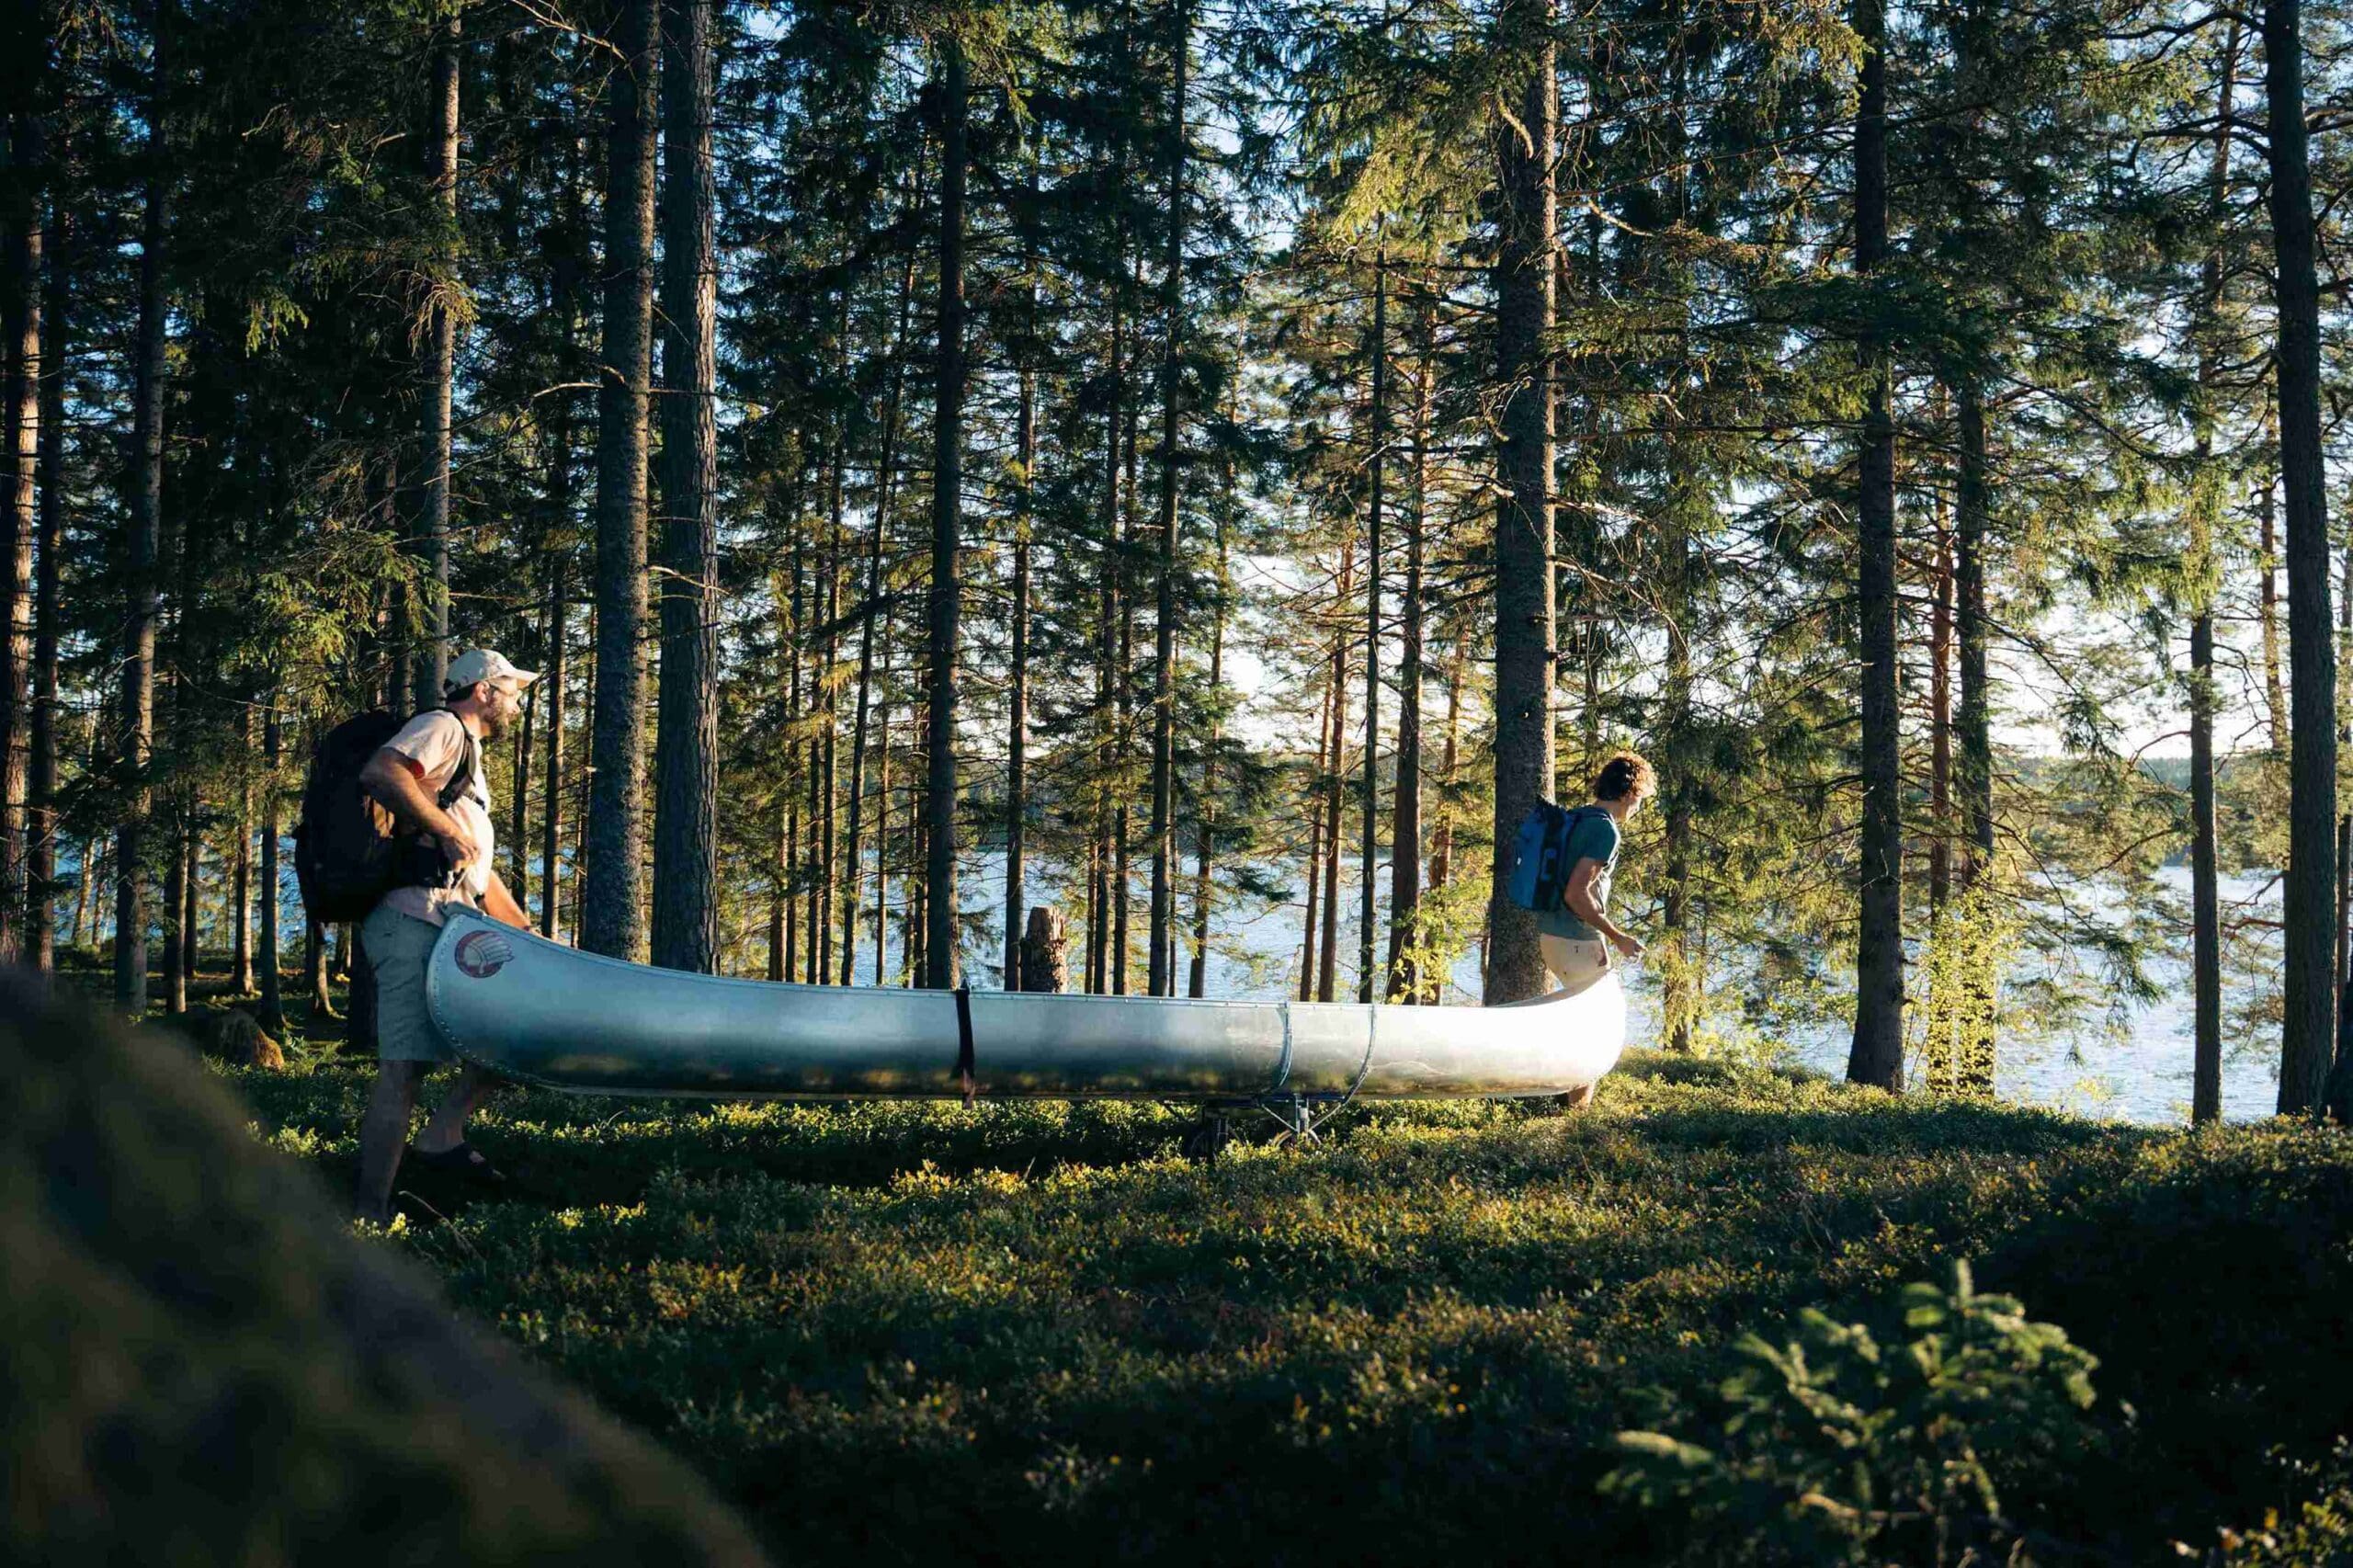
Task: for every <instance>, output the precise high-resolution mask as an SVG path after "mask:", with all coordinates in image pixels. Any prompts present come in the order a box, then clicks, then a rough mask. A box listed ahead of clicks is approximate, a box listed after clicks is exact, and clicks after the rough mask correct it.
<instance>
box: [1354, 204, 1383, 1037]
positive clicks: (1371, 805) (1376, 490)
mask: <svg viewBox="0 0 2353 1568" xmlns="http://www.w3.org/2000/svg"><path fill="white" fill-rule="evenodd" d="M1371 412H1372V442H1371V447H1372V450H1371V454H1370V473H1369V474H1368V475H1367V476H1366V491H1365V528H1366V534H1365V552H1364V588H1365V593H1364V785H1363V789H1362V790H1361V791H1360V793H1361V795H1362V797H1363V798H1362V799H1361V800H1359V801H1358V802H1357V810H1358V812H1359V813H1360V815H1361V819H1362V824H1363V832H1362V835H1361V843H1360V846H1359V849H1360V858H1361V859H1362V862H1363V870H1362V872H1361V875H1360V879H1359V880H1360V881H1361V883H1362V892H1361V898H1360V900H1359V903H1358V908H1357V1000H1358V1002H1363V1003H1370V1002H1371V1001H1372V1000H1373V999H1374V998H1376V997H1385V996H1386V995H1387V994H1388V991H1389V988H1388V986H1387V985H1386V984H1383V983H1380V975H1379V972H1378V971H1376V970H1375V968H1374V967H1373V958H1372V940H1373V925H1374V921H1375V919H1376V918H1377V913H1378V908H1377V906H1378V902H1379V892H1380V886H1381V882H1380V858H1381V549H1382V545H1381V521H1382V519H1381V502H1382V495H1381V480H1382V478H1383V476H1384V474H1385V472H1386V471H1387V468H1388V455H1389V253H1388V251H1387V249H1386V248H1385V247H1384V248H1377V249H1376V250H1375V251H1374V253H1373V263H1372V411H1371Z"/></svg>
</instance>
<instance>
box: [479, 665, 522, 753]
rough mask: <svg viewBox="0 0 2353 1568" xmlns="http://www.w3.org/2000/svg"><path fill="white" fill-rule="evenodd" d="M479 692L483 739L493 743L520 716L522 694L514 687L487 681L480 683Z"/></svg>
mask: <svg viewBox="0 0 2353 1568" xmlns="http://www.w3.org/2000/svg"><path fill="white" fill-rule="evenodd" d="M481 691H482V716H481V717H482V733H483V739H484V740H492V741H494V740H496V739H498V738H499V737H500V736H501V735H504V734H505V733H506V729H507V726H508V725H510V724H512V723H514V722H515V721H516V720H517V718H518V717H520V716H521V714H522V711H523V694H522V693H521V692H520V691H518V690H517V689H516V688H515V687H511V686H506V685H503V684H501V683H500V682H497V681H488V680H486V681H484V682H483V683H482V687H481Z"/></svg>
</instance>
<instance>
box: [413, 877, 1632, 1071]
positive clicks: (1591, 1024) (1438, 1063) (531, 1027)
mask: <svg viewBox="0 0 2353 1568" xmlns="http://www.w3.org/2000/svg"><path fill="white" fill-rule="evenodd" d="M426 1001H427V1004H428V1006H429V1007H430V1009H431V1013H432V1017H433V1021H434V1023H435V1024H436V1025H437V1026H438V1028H439V1029H440V1031H441V1033H442V1034H443V1036H445V1037H446V1038H447V1039H448V1040H449V1044H450V1046H451V1048H452V1049H453V1050H454V1051H456V1052H457V1053H458V1054H459V1055H460V1057H462V1058H464V1059H465V1060H467V1061H469V1062H474V1063H476V1064H477V1065H480V1066H483V1067H485V1068H489V1069H491V1070H493V1071H495V1072H497V1073H500V1074H505V1075H506V1076H508V1077H511V1078H515V1079H517V1080H520V1081H523V1082H526V1083H531V1084H539V1085H547V1086H549V1087H553V1088H561V1089H570V1090H575V1091H579V1092H584V1093H590V1094H616V1095H676V1096H697V1097H707V1098H713V1099H755V1098H762V1097H782V1098H793V1099H804V1098H810V1099H813V1098H827V1097H840V1098H947V1097H953V1096H960V1095H961V1094H962V1093H963V1092H964V1083H963V1078H962V1075H961V1072H960V1063H961V1060H962V1052H963V1049H964V1040H965V1028H967V1027H969V1029H970V1038H971V1062H972V1071H973V1078H974V1083H975V1085H976V1086H977V1089H978V1091H979V1092H980V1093H981V1094H983V1095H986V1096H1031V1097H1038V1098H1048V1099H1069V1098H1080V1097H1087V1096H1118V1097H1134V1098H1150V1099H1226V1098H1245V1099H1246V1098H1255V1097H1259V1096H1281V1095H1292V1094H1296V1095H1347V1094H1351V1093H1353V1094H1355V1095H1358V1096H1365V1097H1370V1098H1378V1099H1397V1098H1424V1097H1429V1096H1481V1097H1484V1096H1515V1095H1551V1094H1563V1093H1567V1092H1570V1091H1573V1090H1576V1089H1580V1088H1583V1087H1585V1086H1586V1085H1589V1084H1592V1083H1595V1082H1596V1081H1597V1080H1598V1079H1599V1078H1600V1077H1601V1075H1602V1074H1605V1073H1607V1072H1608V1071H1609V1069H1610V1068H1611V1066H1613V1065H1614V1064H1615V1063H1616V1062H1617V1060H1618V1054H1619V1051H1620V1048H1621V1047H1622V1046H1623V1045H1624V1043H1625V1035H1626V997H1625V993H1624V991H1623V990H1622V989H1621V987H1620V984H1619V981H1618V976H1617V974H1616V972H1615V971H1610V972H1608V973H1605V974H1603V975H1602V976H1601V977H1600V978H1598V979H1597V980H1595V981H1593V982H1592V983H1589V984H1587V985H1586V986H1584V987H1582V988H1580V989H1579V990H1576V991H1574V992H1555V993H1553V994H1551V995H1549V996H1543V997H1539V998H1537V999H1535V1000H1533V1001H1528V1002H1518V1003H1513V1004H1511V1005H1509V1006H1499V1007H1399V1006H1379V1007H1373V1006H1361V1005H1358V1004H1353V1003H1333V1002H1323V1003H1302V1002H1223V1001H1192V1000H1174V999H1161V998H1146V997H1133V996H1088V995H1042V994H1035V993H1024V992H1004V991H972V992H967V993H964V994H963V995H962V999H961V1006H962V1007H963V1008H965V1009H968V1011H966V1012H965V1013H964V1014H963V1018H962V1020H960V1000H959V994H957V993H955V992H951V991H906V990H893V989H884V988H877V987H852V986H836V985H797V984H780V983H773V982H767V981H755V980H730V979H722V978H719V977H715V976H711V975H701V974H688V973H684V972H682V971H676V970H664V969H653V968H649V967H647V966H646V965H643V964H632V963H624V962H622V961H620V960H617V959H608V958H601V957H598V956H597V955H595V954H591V953H584V952H581V951H578V950H577V949H573V948H568V947H564V946H563V945H561V944H559V943H555V942H550V941H547V940H545V939H543V938H541V937H537V936H534V935H531V934H530V933H528V932H524V931H519V930H517V929H515V928H514V927H512V926H502V925H499V924H497V923H495V922H494V921H492V920H489V919H487V918H485V917H484V916H483V915H476V914H474V913H472V911H470V910H463V909H451V910H449V911H448V913H447V919H446V921H445V923H444V925H443V926H442V929H441V935H440V937H439V938H438V941H436V943H435V944H434V948H433V956H432V958H431V960H429V962H428V964H427V966H426Z"/></svg>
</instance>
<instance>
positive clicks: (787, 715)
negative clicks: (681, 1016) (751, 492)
mask: <svg viewBox="0 0 2353 1568" xmlns="http://www.w3.org/2000/svg"><path fill="white" fill-rule="evenodd" d="M792 528H793V536H792V589H791V594H790V597H789V598H788V599H787V601H786V602H787V604H788V605H789V606H790V616H791V619H790V621H789V622H788V623H787V624H786V626H785V627H784V629H783V630H782V631H781V632H780V633H779V636H778V638H777V653H778V654H779V657H781V658H782V659H783V661H784V687H785V697H784V779H783V787H782V792H783V795H784V846H783V858H782V859H781V860H780V861H779V863H778V869H779V872H780V873H781V874H782V876H783V878H784V974H785V978H786V979H788V980H793V981H799V982H801V983H807V981H808V980H809V978H810V977H809V975H808V974H806V973H804V972H803V971H802V970H801V882H802V881H804V880H805V879H804V878H803V876H802V872H801V804H802V801H803V798H804V797H805V796H806V794H807V792H808V777H809V776H808V772H807V769H806V767H805V765H804V764H803V763H802V761H801V757H802V755H803V753H804V752H806V750H807V749H808V744H809V743H808V736H807V735H806V733H804V732H805V731H806V730H807V728H808V726H807V725H806V724H805V723H804V722H802V721H803V720H804V719H805V718H806V717H807V715H806V714H805V713H803V712H802V710H801V643H802V642H804V641H805V640H806V639H805V630H806V628H807V627H808V624H809V618H808V616H807V615H806V614H805V613H804V606H805V602H806V601H805V600H804V599H803V597H802V594H803V591H804V589H805V588H806V586H807V585H806V582H805V578H806V575H807V573H806V571H805V567H806V564H807V563H806V562H804V561H803V560H802V553H803V550H804V546H803V545H802V543H801V532H800V529H801V519H800V517H798V516H795V517H793V518H792Z"/></svg>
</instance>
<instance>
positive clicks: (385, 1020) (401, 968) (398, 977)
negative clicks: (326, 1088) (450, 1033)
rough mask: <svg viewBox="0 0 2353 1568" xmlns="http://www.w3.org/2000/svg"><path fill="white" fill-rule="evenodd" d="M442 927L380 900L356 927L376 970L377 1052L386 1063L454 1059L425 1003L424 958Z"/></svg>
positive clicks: (426, 957)
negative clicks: (404, 913)
mask: <svg viewBox="0 0 2353 1568" xmlns="http://www.w3.org/2000/svg"><path fill="white" fill-rule="evenodd" d="M440 937H441V927H440V926H435V925H433V924H431V923H430V922H427V921H424V920H419V919H417V918H416V917H415V916H414V915H403V914H401V913H400V912H399V911H398V910H396V909H388V908H386V907H385V906H384V905H382V904H381V903H380V904H378V905H377V906H376V907H375V909H374V910H373V911H372V912H371V913H370V914H369V916H368V918H367V920H366V922H365V923H363V924H362V925H361V926H360V927H359V940H360V942H361V944H362V945H363V946H364V947H365V949H367V953H368V967H369V968H370V969H372V970H374V971H376V1055H377V1058H378V1059H379V1060H381V1061H384V1062H454V1061H456V1060H457V1053H456V1052H455V1051H451V1050H450V1049H449V1041H448V1040H443V1039H442V1038H441V1031H440V1030H439V1029H438V1028H434V1027H433V1017H432V1015H431V1014H429V1013H428V1012H426V1007H425V960H426V959H428V958H430V957H432V955H433V944H434V943H435V942H436V941H438V940H439V939H440Z"/></svg>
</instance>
